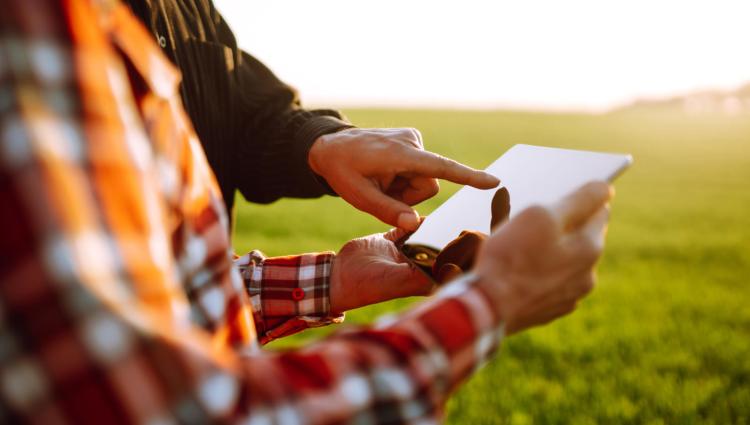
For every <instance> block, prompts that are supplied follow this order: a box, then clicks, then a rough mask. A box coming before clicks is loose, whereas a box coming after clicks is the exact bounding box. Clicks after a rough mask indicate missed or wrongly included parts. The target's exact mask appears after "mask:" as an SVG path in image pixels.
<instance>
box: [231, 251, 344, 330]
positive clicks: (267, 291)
mask: <svg viewBox="0 0 750 425" xmlns="http://www.w3.org/2000/svg"><path fill="white" fill-rule="evenodd" d="M334 258H335V254H334V253H332V252H322V253H314V254H302V255H295V256H287V257H271V258H266V257H265V256H264V255H263V253H262V252H260V251H252V252H250V253H248V254H246V255H244V256H242V257H240V258H238V259H237V260H235V264H237V266H238V267H239V270H240V274H241V275H242V280H243V282H244V285H245V289H246V290H247V293H248V295H249V296H250V300H251V305H252V308H253V318H254V319H255V326H256V330H257V332H258V335H259V337H260V341H261V343H267V342H269V341H271V340H273V339H276V338H280V337H282V336H288V335H292V334H294V333H297V332H300V331H302V330H304V329H307V328H311V327H318V326H324V325H328V324H331V323H340V322H342V321H343V320H344V315H343V314H339V315H332V314H331V303H330V280H331V266H332V263H333V259H334Z"/></svg>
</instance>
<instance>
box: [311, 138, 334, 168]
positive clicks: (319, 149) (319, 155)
mask: <svg viewBox="0 0 750 425" xmlns="http://www.w3.org/2000/svg"><path fill="white" fill-rule="evenodd" d="M328 136H329V135H328V134H324V135H322V136H319V137H318V138H317V139H315V141H314V142H313V144H312V146H310V150H309V151H308V153H307V165H308V166H309V167H310V170H312V172H314V173H315V174H317V175H319V176H322V175H323V172H322V170H321V167H320V165H321V164H320V163H321V160H322V159H323V158H324V157H325V156H326V154H325V150H326V147H327V144H328V143H329V140H328V139H329V137H328Z"/></svg>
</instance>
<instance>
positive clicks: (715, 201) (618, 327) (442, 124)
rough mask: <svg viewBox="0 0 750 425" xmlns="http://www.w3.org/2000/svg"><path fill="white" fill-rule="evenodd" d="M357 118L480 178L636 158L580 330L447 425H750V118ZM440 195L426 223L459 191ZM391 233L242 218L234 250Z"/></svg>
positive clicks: (524, 351) (304, 246)
mask: <svg viewBox="0 0 750 425" xmlns="http://www.w3.org/2000/svg"><path fill="white" fill-rule="evenodd" d="M347 112H348V116H349V118H350V119H352V121H354V122H355V123H356V124H358V125H360V126H363V127H365V126H371V127H375V126H392V127H396V126H413V127H417V128H419V129H421V131H422V133H423V135H424V140H425V144H426V146H427V148H428V149H430V150H434V151H436V152H439V153H441V154H444V155H447V156H450V157H453V158H455V159H457V160H460V161H463V162H466V163H467V164H470V165H472V166H474V167H477V168H483V167H485V166H486V165H488V164H489V163H490V162H491V161H492V160H494V159H495V158H496V157H497V156H499V155H500V154H501V153H502V152H504V151H505V150H506V149H507V148H508V147H510V146H512V145H514V144H516V143H529V144H538V145H547V146H559V147H567V148H580V149H595V150H603V151H616V152H629V153H632V154H633V156H634V158H635V165H634V167H633V168H632V169H631V170H630V171H628V172H627V173H626V174H625V175H624V176H622V177H621V178H620V180H618V181H617V184H616V188H617V196H616V198H615V201H614V203H613V209H612V220H611V225H610V233H609V237H608V242H607V248H606V253H605V255H604V258H603V259H602V261H601V263H600V266H599V285H598V287H597V289H596V290H595V291H594V293H593V294H592V295H591V296H590V297H589V298H587V299H586V300H585V301H584V302H583V303H582V304H581V306H580V308H579V309H578V311H576V312H575V313H574V314H573V315H571V316H568V317H566V318H564V319H562V320H559V321H557V322H555V323H553V324H550V325H548V326H545V327H542V328H537V329H534V330H531V331H529V332H526V333H523V334H521V335H517V336H514V337H511V338H509V339H507V340H506V341H505V342H504V343H503V347H502V349H501V351H500V355H499V356H498V357H497V358H496V359H494V360H493V361H492V362H491V363H490V364H488V365H487V366H486V367H485V368H484V369H482V370H481V371H480V372H479V373H478V374H477V375H475V376H474V377H473V378H472V379H471V380H470V381H469V382H468V383H467V384H466V385H465V386H464V387H462V389H461V390H460V391H458V392H457V393H456V394H455V396H454V397H453V398H452V400H451V402H450V403H449V406H448V412H447V415H448V422H449V423H456V424H459V423H461V424H463V423H470V424H481V423H508V424H526V423H540V424H546V423H575V424H581V423H583V424H585V423H639V424H640V423H649V424H661V423H664V424H691V423H701V424H702V423H713V424H743V423H750V282H749V281H750V116H748V115H745V116H741V117H727V116H721V115H704V116H692V117H691V116H686V115H684V114H683V113H681V112H679V111H677V110H672V109H668V108H636V109H630V110H624V111H621V112H616V113H611V114H607V115H575V114H541V113H512V112H466V111H463V112H462V111H398V110H388V111H386V110H353V111H347ZM442 188H443V189H442V191H441V193H440V194H439V195H438V196H437V197H436V198H435V199H433V200H431V201H428V202H426V203H425V204H423V205H421V206H419V207H418V209H419V211H420V212H421V213H422V214H426V213H429V212H430V211H431V210H432V209H434V208H435V207H436V206H437V205H439V204H440V203H441V202H442V201H444V200H445V199H446V198H447V197H449V196H450V195H451V194H452V193H453V192H455V190H456V189H457V187H456V186H455V185H452V184H445V183H444V184H443V186H442ZM385 228H386V227H385V226H384V225H382V224H380V223H379V222H377V221H375V220H374V219H372V218H370V217H367V216H365V215H363V214H361V213H359V212H357V211H355V210H353V209H352V208H350V207H348V206H347V205H346V204H345V203H344V202H343V201H341V200H339V199H334V198H327V199H321V200H315V201H299V200H285V201H282V202H278V203H276V204H273V205H271V206H257V205H247V204H244V205H241V206H240V207H239V209H238V213H237V226H236V234H235V239H234V243H235V248H236V249H237V251H238V252H244V251H246V250H248V249H251V248H259V249H262V250H263V251H264V252H266V253H267V254H269V255H279V254H291V253H300V252H306V251H316V250H326V249H330V250H336V249H338V248H339V247H340V246H341V245H342V244H343V243H344V242H345V241H346V240H348V239H350V238H353V237H356V236H360V235H364V234H369V233H373V232H379V231H383V230H384V229H385ZM414 301H415V300H401V301H396V302H392V303H385V304H382V305H378V306H373V307H370V308H366V309H362V310H361V311H355V312H350V313H348V315H347V322H348V323H350V324H351V323H369V322H370V321H371V320H372V319H373V318H375V317H376V316H377V315H379V314H382V313H384V312H390V311H394V310H398V309H402V308H404V307H405V306H406V305H408V304H409V303H411V302H414ZM329 328H330V327H329ZM331 330H333V329H325V330H321V331H317V330H316V331H315V332H306V333H303V334H301V335H298V336H295V337H292V338H289V339H288V340H285V341H278V342H275V343H273V344H271V347H273V348H282V347H288V346H294V345H298V344H301V343H304V342H307V341H309V340H310V339H312V338H317V337H319V336H320V335H321V334H324V333H325V332H328V331H331Z"/></svg>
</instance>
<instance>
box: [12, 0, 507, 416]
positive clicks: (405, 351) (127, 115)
mask: <svg viewBox="0 0 750 425" xmlns="http://www.w3.org/2000/svg"><path fill="white" fill-rule="evenodd" d="M0 10H2V11H3V12H2V15H0V193H1V194H2V195H0V196H2V202H0V226H2V232H3V236H2V238H0V422H3V423H18V422H33V423H44V424H53V423H174V422H184V423H207V422H243V423H245V422H246V423H253V424H254V423H272V422H279V423H332V422H334V423H335V422H368V423H369V422H375V423H377V422H383V423H385V422H388V423H393V422H424V421H428V422H429V421H434V420H435V419H437V418H439V417H440V413H441V409H442V405H443V403H444V401H445V400H446V398H447V397H448V395H449V394H450V392H451V391H452V389H453V388H455V386H456V385H457V384H458V383H459V382H460V381H461V380H462V379H464V378H465V377H466V376H468V375H469V374H470V373H471V372H472V371H474V370H475V369H476V368H477V366H478V365H479V364H481V363H482V362H483V361H485V360H486V359H487V358H488V357H489V356H490V355H491V353H492V352H494V351H495V348H496V346H497V343H498V342H499V340H500V338H499V337H500V335H501V334H502V327H501V324H500V320H499V318H498V317H496V315H495V314H494V313H493V309H492V308H491V306H490V305H489V302H488V298H487V296H486V295H485V294H484V293H483V292H482V291H481V290H480V289H479V288H478V287H475V286H473V285H472V284H471V279H470V278H469V277H465V278H463V279H460V280H459V281H457V282H455V283H453V284H451V285H449V286H448V287H446V289H445V290H443V292H442V293H441V294H439V295H438V296H436V297H434V298H433V299H432V300H429V301H427V302H425V303H424V304H422V305H421V306H420V307H418V308H416V309H414V310H412V311H410V312H408V313H407V314H405V315H403V316H402V317H400V318H398V319H396V320H393V321H390V322H389V323H383V324H381V325H379V326H377V327H375V328H372V329H360V330H348V331H342V332H339V333H337V334H336V335H334V336H332V337H330V338H328V339H326V340H324V341H322V342H320V343H317V344H315V345H313V346H311V347H308V348H305V349H303V350H299V351H290V352H283V353H266V352H263V351H262V350H259V349H258V348H257V347H258V342H259V341H260V342H265V341H267V340H270V339H272V338H275V337H280V336H285V335H288V334H291V333H293V332H296V331H298V330H301V329H303V328H305V327H309V326H316V325H320V324H325V323H330V322H332V321H338V320H340V317H331V316H330V315H329V314H328V309H329V305H328V296H327V292H328V276H330V268H331V262H332V259H333V255H332V254H330V253H322V254H306V255H302V256H292V257H282V258H270V259H265V258H263V256H262V255H261V254H260V253H258V252H256V251H254V252H251V253H249V254H247V255H245V256H243V257H240V258H237V259H233V256H232V253H231V249H230V244H229V239H228V235H227V232H226V228H227V218H226V214H225V211H224V208H223V205H222V202H221V197H220V193H219V190H218V188H217V185H216V182H215V178H214V176H213V174H212V173H211V171H210V169H209V167H208V165H207V163H206V160H205V157H204V154H203V152H202V150H201V148H200V144H199V142H198V140H196V137H195V135H194V132H193V130H192V128H191V125H190V123H189V120H188V119H187V118H186V115H185V113H184V111H183V109H182V107H181V105H180V101H179V97H178V92H177V89H178V85H179V78H180V77H179V74H178V72H177V71H175V70H174V68H173V67H172V66H171V65H170V63H169V62H168V61H167V60H166V59H165V58H164V57H163V56H162V54H161V52H160V51H159V49H158V47H157V46H156V44H155V43H154V41H153V40H152V39H151V36H150V35H149V34H148V33H147V31H146V30H145V29H143V28H142V27H141V26H140V24H139V23H138V22H137V21H136V20H135V18H134V17H133V16H132V15H131V14H130V12H129V10H128V9H127V8H126V7H124V6H122V5H121V4H120V3H118V2H116V1H114V0H98V1H94V0H65V1H52V0H17V1H11V0H0ZM233 260H235V263H233Z"/></svg>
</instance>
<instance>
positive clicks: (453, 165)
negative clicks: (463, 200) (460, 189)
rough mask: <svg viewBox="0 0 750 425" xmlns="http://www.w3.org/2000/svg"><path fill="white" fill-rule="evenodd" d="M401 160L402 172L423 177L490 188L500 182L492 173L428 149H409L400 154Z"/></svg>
mask: <svg viewBox="0 0 750 425" xmlns="http://www.w3.org/2000/svg"><path fill="white" fill-rule="evenodd" d="M401 161H402V162H401V168H402V169H403V171H404V172H413V173H416V174H419V175H421V176H424V177H434V178H439V179H444V180H448V181H452V182H453V183H458V184H465V185H469V186H473V187H476V188H478V189H492V188H493V187H496V186H497V185H498V184H500V180H499V179H498V178H497V177H495V176H493V175H492V174H489V173H485V172H484V171H479V170H475V169H473V168H471V167H467V166H466V165H463V164H461V163H459V162H456V161H454V160H452V159H449V158H446V157H444V156H441V155H438V154H436V153H433V152H429V151H422V150H416V149H412V150H409V151H407V152H406V153H405V155H402V156H401Z"/></svg>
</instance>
